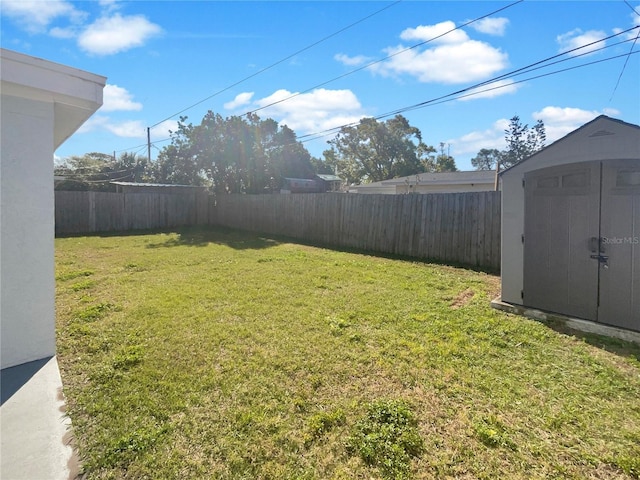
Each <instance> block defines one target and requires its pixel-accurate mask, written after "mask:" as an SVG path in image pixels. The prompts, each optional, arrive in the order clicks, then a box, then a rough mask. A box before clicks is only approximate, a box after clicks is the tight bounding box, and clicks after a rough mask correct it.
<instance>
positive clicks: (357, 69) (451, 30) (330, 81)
mask: <svg viewBox="0 0 640 480" xmlns="http://www.w3.org/2000/svg"><path fill="white" fill-rule="evenodd" d="M523 1H524V0H517V1H515V2H513V3H510V4H509V5H506V6H504V7H501V8H499V9H497V10H494V11H492V12H490V13H487V14H485V15H483V16H481V17H478V18H474V19H473V20H469V21H467V22H465V23H463V24H461V25H458V26H457V27H455V28H452V29H450V30H448V31H446V32H444V33H441V34H440V35H437V36H435V37H433V38H430V39H429V40H424V41H422V42H419V43H416V44H415V45H411V46H410V47H407V48H405V49H403V50H400V51H398V52H396V53H393V54H391V55H388V56H386V57H384V58H380V59H378V60H374V61H373V62H370V63H367V64H366V65H363V66H361V67H358V68H356V69H355V70H351V71H349V72H347V73H343V74H342V75H339V76H337V77H334V78H332V79H330V80H327V81H325V82H322V83H319V84H317V85H315V86H313V87H309V88H307V89H306V90H302V91H301V92H296V93H294V94H292V95H290V96H288V97H285V98H282V99H280V100H277V101H275V102H272V103H269V104H268V105H263V106H262V107H260V108H256V109H255V110H251V111H249V112H246V113H244V115H250V114H252V113H256V112H259V111H260V110H264V109H265V108H268V107H272V106H274V105H277V104H279V103H282V102H286V101H287V100H291V99H292V98H295V97H297V96H299V95H302V94H303V93H307V92H310V91H311V90H315V89H316V88H320V87H323V86H325V85H327V84H329V83H332V82H335V81H336V80H340V79H342V78H344V77H348V76H349V75H353V74H354V73H357V72H360V71H361V70H364V69H367V68H369V67H371V66H373V65H376V64H378V63H381V62H384V61H385V60H388V59H390V58H393V57H395V56H397V55H400V54H402V53H405V52H408V51H409V50H414V49H416V48H418V47H421V46H422V45H426V44H427V43H429V42H433V41H435V40H437V39H439V38H442V37H444V36H445V35H448V34H450V33H451V32H455V31H456V30H459V29H461V28H463V27H466V26H468V25H471V24H472V23H474V22H478V21H480V20H483V19H485V18H487V17H490V16H491V15H495V14H496V13H499V12H501V11H503V10H506V9H507V8H511V7H513V6H514V5H517V4H518V3H522V2H523Z"/></svg>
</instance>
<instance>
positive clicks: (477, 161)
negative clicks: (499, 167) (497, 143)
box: [471, 148, 502, 170]
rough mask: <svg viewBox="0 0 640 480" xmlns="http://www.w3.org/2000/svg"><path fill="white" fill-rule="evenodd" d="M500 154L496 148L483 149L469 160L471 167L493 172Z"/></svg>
mask: <svg viewBox="0 0 640 480" xmlns="http://www.w3.org/2000/svg"><path fill="white" fill-rule="evenodd" d="M501 157H502V152H501V151H500V150H498V149H496V148H483V149H481V150H480V151H479V152H478V154H477V155H476V156H475V157H473V158H472V159H471V165H473V166H474V167H475V169H476V170H495V168H496V163H497V162H499V161H500V159H501Z"/></svg>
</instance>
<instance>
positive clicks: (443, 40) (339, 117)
mask: <svg viewBox="0 0 640 480" xmlns="http://www.w3.org/2000/svg"><path fill="white" fill-rule="evenodd" d="M505 7H506V8H505ZM0 8H1V30H2V33H1V44H2V47H3V48H6V49H10V50H15V51H18V52H22V53H25V54H28V55H32V56H35V57H40V58H45V59H47V60H50V61H53V62H58V63H62V64H65V65H69V66H72V67H75V68H79V69H82V70H87V71H89V72H92V73H96V74H100V75H104V76H106V77H107V78H108V80H107V86H106V88H105V91H104V105H103V107H102V108H101V109H100V110H99V111H98V112H96V114H94V115H93V117H92V118H91V119H90V120H89V121H87V123H86V124H85V125H84V126H83V127H82V128H81V129H80V130H79V131H78V132H77V133H75V134H74V135H73V136H72V137H71V138H69V139H68V140H67V141H66V142H65V143H64V144H63V145H62V146H61V147H60V148H58V150H57V151H56V157H58V158H64V157H68V156H71V155H82V154H84V153H87V152H94V151H97V152H103V153H108V154H113V152H114V151H116V152H117V154H120V153H122V152H123V151H130V152H135V153H139V154H142V155H146V146H145V143H146V129H147V127H152V129H151V132H152V141H153V142H154V147H153V148H152V158H155V157H156V156H157V154H158V152H159V149H161V148H162V147H163V146H165V145H167V144H168V142H167V141H166V139H167V138H168V137H169V134H168V131H169V130H172V129H173V130H175V128H176V122H177V120H178V115H177V114H178V112H181V111H182V110H185V109H186V111H183V112H182V113H180V115H186V116H187V117H188V122H193V123H198V122H199V121H200V120H201V119H202V117H203V115H204V114H205V112H206V111H207V110H213V111H214V112H216V113H219V114H221V115H223V116H225V117H226V116H230V115H240V114H244V113H246V112H249V111H254V110H256V109H260V110H258V111H257V114H258V115H259V116H260V117H262V118H267V117H270V118H273V119H275V120H277V121H278V122H281V123H283V124H287V125H288V126H289V127H290V128H292V129H293V130H294V131H295V132H296V133H297V134H298V136H299V137H302V136H304V135H309V134H314V133H318V132H322V131H325V130H327V129H330V128H334V127H339V126H340V125H344V124H348V123H351V122H357V121H358V120H359V119H360V118H362V117H365V116H376V117H377V116H380V115H384V114H387V113H391V112H394V111H396V110H400V109H403V108H405V107H409V106H412V105H416V104H419V103H422V102H428V101H431V100H433V99H437V98H440V97H443V96H447V95H450V94H453V93H454V92H457V91H460V90H463V89H466V88H469V87H472V86H474V85H476V84H478V83H480V82H484V81H486V80H491V79H495V78H496V77H499V76H501V75H504V74H506V73H509V72H511V71H513V70H516V69H520V68H522V67H526V66H528V65H531V64H534V63H537V62H540V61H542V60H545V59H547V58H549V57H553V56H555V55H558V54H561V53H563V52H566V51H567V50H570V49H572V48H576V47H581V46H584V45H586V44H589V43H592V42H596V41H599V40H602V39H604V38H606V37H609V36H613V35H616V34H618V35H617V36H614V37H613V38H610V39H608V40H605V41H602V42H598V43H595V44H593V45H592V46H590V47H588V48H582V49H579V50H576V51H574V52H572V53H568V54H565V55H562V56H560V57H558V58H557V59H556V60H565V61H563V62H562V63H557V64H555V65H549V66H546V67H545V68H541V69H539V70H535V71H533V72H530V73H527V74H524V75H519V76H515V77H513V76H512V77H509V76H507V77H505V78H503V79H502V80H501V82H500V83H493V84H491V85H490V87H499V88H494V89H492V90H489V91H484V92H482V93H479V94H475V95H470V96H466V97H462V98H456V97H455V96H453V97H447V98H448V99H449V100H450V101H447V102H432V103H430V104H428V106H426V107H424V108H420V109H416V110H409V111H405V112H404V113H403V115H404V116H405V117H407V118H408V119H409V122H410V123H411V124H412V125H413V126H416V127H418V128H419V129H420V130H421V132H422V136H423V140H424V141H425V142H426V143H427V144H429V145H433V146H438V145H439V144H440V143H441V142H442V143H444V144H446V148H447V149H448V151H449V152H450V154H451V155H453V156H454V158H455V159H456V163H457V165H458V168H459V169H461V170H469V169H471V165H470V158H472V157H473V156H475V154H476V153H477V152H478V150H480V149H481V148H502V147H503V146H504V143H503V141H504V140H503V138H504V128H505V127H506V124H507V122H508V119H509V118H511V117H512V116H514V115H519V116H520V118H521V120H522V121H523V123H527V124H529V125H533V124H534V123H535V122H536V120H538V119H540V120H542V121H543V122H544V123H545V125H546V129H547V137H548V142H547V143H550V142H551V141H553V140H556V139H558V138H560V137H562V136H563V135H565V134H567V133H568V132H570V131H571V130H573V129H575V128H577V127H579V126H580V125H582V124H584V123H586V122H588V121H590V120H591V119H593V118H594V117H596V116H597V115H600V114H606V115H609V116H612V117H614V118H619V119H621V120H624V121H627V122H630V123H634V124H640V54H632V55H627V54H628V53H629V52H631V51H636V52H637V51H640V40H639V41H638V42H637V43H636V44H635V45H634V43H633V40H634V39H635V38H636V36H637V35H638V32H639V30H640V29H639V28H635V29H633V28H634V27H638V26H639V25H640V15H638V14H637V13H634V10H633V9H635V11H637V12H639V13H640V3H638V2H637V1H635V2H634V1H630V0H629V1H624V0H619V1H618V0H616V1H605V2H600V1H536V0H526V1H523V2H520V3H516V4H513V2H492V1H470V2H466V1H442V2H432V1H414V0H404V1H400V2H392V1H375V2H369V1H350V2H343V1H329V2H320V1H286V2H274V1H261V2H244V1H234V2H218V1H169V0H167V1H134V2H128V1H115V0H102V1H83V2H75V1H66V0H40V1H27V0H19V1H15V2H14V1H12V0H2V1H1V2H0ZM498 9H503V10H502V11H500V12H497V13H494V14H493V15H489V16H486V15H488V14H490V13H491V12H494V11H496V10H498ZM376 12H377V13H376ZM485 16H486V17H485ZM367 17H368V18H367ZM480 17H485V18H483V19H482V20H478V21H475V22H472V23H469V24H468V25H466V26H462V25H464V24H465V23H468V22H470V21H473V20H474V19H478V18H480ZM353 24H355V25H353ZM347 27H348V28H347ZM629 29H632V30H630V31H627V32H624V31H625V30H629ZM341 30H343V31H341ZM447 32H448V33H447ZM621 32H624V33H621ZM334 34H335V35H334ZM327 37H330V38H327ZM323 39H324V40H323ZM321 40H323V41H321ZM316 42H318V43H317V44H316ZM621 42H622V43H621ZM313 44H316V45H313ZM306 47H309V48H306ZM410 47H413V48H410ZM603 47H604V48H603ZM294 54H295V55H294ZM385 57H388V58H386V59H385ZM611 57H619V58H615V59H610V60H608V59H609V58H611ZM596 62H597V63H596ZM625 62H626V65H625ZM589 63H592V65H586V64H589ZM274 64H276V65H274ZM272 65H274V66H272ZM271 66H272V67H271ZM268 67H271V68H268ZM572 67H577V68H573V69H571V70H568V71H565V72H562V73H555V74H554V73H553V72H555V71H558V70H561V69H567V68H572ZM263 70H264V71H263ZM621 73H622V76H621ZM547 74H548V75H547ZM540 75H545V76H543V77H541V78H532V77H535V76H540ZM618 80H619V82H618ZM616 85H617V86H616ZM483 88H484V89H487V88H488V87H483ZM218 92H221V93H218ZM471 93H474V92H473V91H471ZM476 93H477V90H476ZM295 94H298V95H295ZM292 95H295V96H293V97H292ZM208 97H210V98H208ZM288 97H292V98H288ZM205 99H206V100H205ZM203 100H204V101H203ZM279 100H284V101H281V102H280V103H277V104H275V105H271V106H268V105H269V104H272V103H273V102H276V101H279ZM200 102H201V103H200ZM194 104H197V105H196V106H193V107H191V106H192V105H194ZM188 107H191V108H188ZM383 119H384V118H383ZM303 138H308V137H303ZM330 138H331V137H327V136H325V137H322V138H320V139H317V140H313V141H309V142H307V143H305V146H306V147H307V148H308V149H309V151H310V152H311V153H312V154H313V155H315V156H318V157H320V156H321V155H322V151H323V150H324V149H326V148H327V144H326V141H327V140H328V139H330Z"/></svg>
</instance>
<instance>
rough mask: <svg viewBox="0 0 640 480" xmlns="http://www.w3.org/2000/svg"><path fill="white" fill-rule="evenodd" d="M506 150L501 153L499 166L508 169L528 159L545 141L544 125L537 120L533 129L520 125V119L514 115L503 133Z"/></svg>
mask: <svg viewBox="0 0 640 480" xmlns="http://www.w3.org/2000/svg"><path fill="white" fill-rule="evenodd" d="M504 134H505V137H504V138H505V140H506V142H507V148H506V149H505V150H504V151H503V154H502V159H501V165H502V166H503V167H505V168H508V167H510V166H512V165H515V164H516V163H519V162H521V161H522V160H524V159H525V158H527V157H530V156H531V155H533V154H534V153H536V152H537V151H538V150H540V149H541V148H542V147H544V144H545V142H546V141H547V134H546V132H545V128H544V123H543V122H542V120H538V121H537V122H536V124H535V125H534V126H533V128H529V125H527V124H524V125H523V124H522V123H521V122H520V117H518V116H517V115H515V116H514V117H513V118H512V119H511V120H510V121H509V128H507V129H506V130H505V131H504Z"/></svg>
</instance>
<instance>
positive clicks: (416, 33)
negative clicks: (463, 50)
mask: <svg viewBox="0 0 640 480" xmlns="http://www.w3.org/2000/svg"><path fill="white" fill-rule="evenodd" d="M400 38H401V39H402V40H419V41H425V42H426V41H434V42H436V43H454V44H456V43H463V42H466V41H467V40H469V36H468V35H467V34H466V33H465V31H464V30H461V29H457V30H456V24H455V23H453V22H452V21H450V20H448V21H446V22H440V23H436V24H435V25H420V26H418V27H416V28H407V29H405V30H404V31H403V32H402V33H401V34H400Z"/></svg>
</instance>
